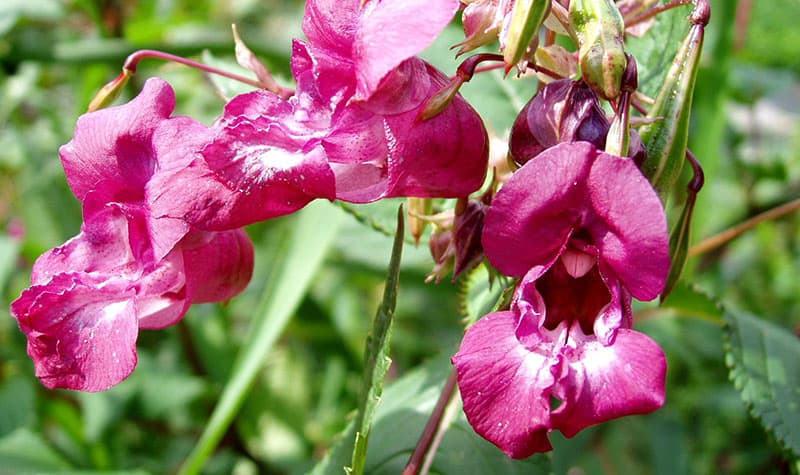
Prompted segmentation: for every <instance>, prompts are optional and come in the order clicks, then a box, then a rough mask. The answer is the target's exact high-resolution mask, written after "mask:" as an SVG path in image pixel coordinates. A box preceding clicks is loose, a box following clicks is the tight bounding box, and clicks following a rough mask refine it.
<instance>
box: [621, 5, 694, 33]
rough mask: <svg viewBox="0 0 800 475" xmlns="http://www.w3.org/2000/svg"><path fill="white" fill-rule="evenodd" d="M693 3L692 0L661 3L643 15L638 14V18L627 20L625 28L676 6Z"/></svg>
mask: <svg viewBox="0 0 800 475" xmlns="http://www.w3.org/2000/svg"><path fill="white" fill-rule="evenodd" d="M690 3H692V0H675V1H673V2H669V3H665V4H663V5H659V6H657V7H654V8H651V9H650V10H647V11H646V12H644V13H642V14H641V15H639V16H637V17H636V18H633V19H631V20H630V21H628V22H625V28H630V27H632V26H633V25H636V24H639V23H642V22H643V21H647V20H649V19H650V18H653V17H654V16H656V15H658V14H659V13H662V12H665V11H667V10H671V9H673V8H676V7H680V6H683V5H689V4H690Z"/></svg>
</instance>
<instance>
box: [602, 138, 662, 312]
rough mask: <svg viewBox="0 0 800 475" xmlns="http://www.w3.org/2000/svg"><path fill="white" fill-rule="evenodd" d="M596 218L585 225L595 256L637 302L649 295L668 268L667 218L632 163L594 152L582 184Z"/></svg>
mask: <svg viewBox="0 0 800 475" xmlns="http://www.w3.org/2000/svg"><path fill="white" fill-rule="evenodd" d="M587 186H588V189H589V195H590V197H591V205H592V207H593V208H594V215H595V216H597V217H598V218H599V219H597V220H596V221H595V222H593V223H589V224H587V227H589V229H590V232H591V233H592V235H593V237H594V241H595V245H596V246H597V247H598V249H599V250H600V255H601V258H602V259H603V260H604V261H605V262H607V263H608V265H609V266H610V267H611V268H612V269H613V270H614V272H615V273H616V275H617V276H618V277H619V280H620V281H621V282H622V284H623V285H624V286H625V287H626V288H627V289H628V290H629V291H630V293H631V294H632V295H633V296H634V297H636V298H637V299H640V300H651V299H654V298H655V297H656V296H657V295H658V294H660V293H661V291H662V290H663V289H664V284H665V282H666V279H667V273H668V272H669V234H668V231H667V218H666V215H665V214H664V208H663V206H662V205H661V200H659V198H658V195H657V194H656V192H655V191H654V190H653V187H652V186H651V185H650V183H649V182H648V181H647V179H646V178H645V177H644V175H642V173H641V172H640V171H639V169H638V168H637V167H636V164H635V163H634V162H633V161H632V160H630V159H627V158H620V157H615V156H613V155H609V154H607V153H600V154H599V155H598V157H597V159H596V160H595V163H594V165H593V166H592V171H591V172H590V174H589V179H588V182H587Z"/></svg>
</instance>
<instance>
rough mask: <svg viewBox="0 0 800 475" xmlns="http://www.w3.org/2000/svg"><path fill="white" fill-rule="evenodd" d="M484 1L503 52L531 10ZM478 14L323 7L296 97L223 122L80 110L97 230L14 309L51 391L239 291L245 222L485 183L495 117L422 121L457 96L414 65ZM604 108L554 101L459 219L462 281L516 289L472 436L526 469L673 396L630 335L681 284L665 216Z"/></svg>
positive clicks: (475, 370)
mask: <svg viewBox="0 0 800 475" xmlns="http://www.w3.org/2000/svg"><path fill="white" fill-rule="evenodd" d="M362 3H363V5H362ZM467 3H470V6H469V7H467V12H466V13H465V27H466V29H467V35H468V42H467V43H465V44H464V45H462V50H463V49H465V48H472V47H474V46H476V45H477V44H478V43H480V42H485V41H488V39H487V38H486V37H485V36H486V35H489V36H491V35H492V34H494V35H498V34H500V35H501V43H503V41H505V38H504V37H503V35H504V33H503V32H505V31H506V30H507V24H508V20H507V18H506V17H508V15H509V14H510V10H511V7H510V5H511V3H513V2H499V3H498V2H496V1H478V2H467ZM459 7H460V2H459V1H458V0H439V1H436V2H427V1H422V0H404V1H367V2H362V0H346V1H333V0H309V1H308V3H307V6H306V12H305V13H306V14H305V18H304V23H303V29H304V32H305V34H306V36H307V38H308V41H307V42H304V41H299V40H296V41H295V42H294V43H293V50H292V64H291V65H292V72H293V74H294V77H295V80H296V84H297V88H296V90H295V91H294V92H293V94H291V95H290V96H289V97H288V98H283V97H281V96H280V95H278V94H275V93H272V92H268V91H263V90H259V91H254V92H251V93H247V94H243V95H240V96H238V97H236V98H234V99H232V100H231V101H230V102H229V103H228V104H227V105H226V107H225V110H224V113H223V115H222V116H221V117H220V118H219V119H218V120H217V121H216V122H215V123H214V124H213V125H212V126H211V127H206V126H204V125H202V124H199V123H198V122H196V121H194V120H192V119H190V118H187V117H170V115H171V113H172V110H173V108H174V95H173V92H172V90H171V88H170V87H169V85H168V84H166V83H165V82H163V81H161V80H158V79H151V80H149V81H148V82H147V83H146V85H145V87H144V89H143V91H142V93H141V94H140V95H139V96H138V97H137V98H136V99H134V100H133V101H131V102H130V103H128V104H126V105H123V106H120V107H116V108H111V109H105V110H101V111H98V112H95V113H90V114H87V115H86V116H84V117H82V118H81V119H80V121H79V122H78V127H77V131H76V134H75V137H74V139H73V140H72V141H71V142H70V143H68V144H67V145H65V146H64V147H63V148H62V149H61V158H62V161H63V163H64V168H65V171H66V174H67V178H68V180H69V183H70V186H71V188H72V190H73V192H74V193H75V195H76V196H77V197H78V199H80V200H81V201H82V202H83V212H84V224H83V227H82V230H81V233H80V234H79V235H78V236H77V237H75V238H73V239H72V240H70V241H69V242H67V243H66V244H65V245H63V246H61V247H58V248H56V249H53V250H51V251H49V252H48V253H46V254H45V255H43V256H42V257H40V258H39V260H38V261H37V262H36V264H35V266H34V271H33V277H32V284H33V285H32V287H31V288H29V289H28V290H26V291H25V292H23V294H22V296H21V297H20V298H19V299H18V300H17V301H15V302H14V303H13V304H12V313H13V315H14V316H15V317H16V318H17V320H18V321H19V325H20V328H21V329H22V330H23V331H24V332H25V334H26V335H27V336H28V348H29V353H30V355H31V357H32V358H33V360H34V362H35V363H36V371H37V376H39V377H40V378H41V380H42V381H43V382H44V384H45V385H47V386H48V387H62V388H70V389H80V390H86V391H98V390H103V389H106V388H108V387H110V386H112V385H114V384H116V383H118V382H119V381H121V380H122V379H124V378H125V377H127V376H128V375H129V374H130V372H131V371H132V370H133V368H134V366H135V364H136V349H135V341H136V337H137V331H138V328H140V327H141V328H161V327H164V326H167V325H171V324H173V323H175V322H177V321H178V320H179V319H180V318H181V317H182V316H183V315H184V314H185V312H186V310H187V309H188V307H189V305H190V304H191V303H195V302H212V301H220V300H225V299H228V298H230V297H232V296H233V295H235V294H236V293H238V292H239V291H241V290H242V288H243V287H244V286H245V285H246V283H247V281H248V280H249V277H250V274H251V270H252V261H253V251H252V245H251V244H250V242H249V240H248V238H247V236H246V234H245V233H244V232H243V231H242V230H241V227H242V226H245V225H248V224H250V223H253V222H257V221H261V220H265V219H270V218H273V217H277V216H281V215H285V214H288V213H292V212H294V211H296V210H298V209H300V208H302V207H303V206H305V205H306V204H307V203H309V202H310V201H311V200H314V199H317V198H325V199H329V200H334V199H339V200H345V201H349V202H355V203H365V202H370V201H374V200H378V199H381V198H386V197H395V196H413V197H460V198H465V197H467V196H469V194H470V193H473V192H475V191H476V190H478V189H479V188H480V187H481V185H482V184H483V183H484V179H485V175H486V169H487V160H488V139H487V133H486V130H485V129H484V126H483V124H482V121H481V119H480V117H479V116H478V115H477V113H476V112H475V111H474V110H473V109H472V108H471V107H470V106H469V105H468V104H467V103H466V102H465V101H464V100H463V99H462V98H461V97H460V96H457V95H455V94H453V96H452V97H450V98H448V99H449V100H451V102H447V103H446V104H447V105H446V106H443V107H441V110H439V111H436V112H437V113H436V114H433V117H432V118H430V119H427V120H421V119H420V118H419V117H420V116H421V115H422V113H423V111H425V109H426V107H427V106H428V104H429V103H430V100H431V98H432V97H434V95H436V94H437V93H439V92H440V91H443V90H447V88H448V85H450V84H451V83H450V81H449V80H448V78H447V77H445V76H444V75H443V74H442V73H440V72H439V71H437V70H436V69H434V68H433V67H432V66H431V65H429V64H427V63H425V62H424V61H423V60H421V59H419V58H417V57H416V56H415V55H416V54H417V53H418V52H420V51H421V50H422V49H424V48H425V47H427V46H428V45H429V44H430V43H431V42H432V41H433V40H434V39H435V37H436V36H437V35H438V34H439V33H440V32H441V30H442V29H443V28H444V27H445V26H446V25H447V24H448V23H449V22H450V21H451V19H452V18H453V15H454V14H455V13H456V11H457V10H458V8H459ZM482 9H488V10H487V11H489V10H490V12H489V13H487V12H483V10H482ZM423 10H424V11H425V12H426V13H425V15H419V11H423ZM480 12H483V13H481V14H480V15H478V13H480ZM479 17H480V18H479ZM476 18H479V19H480V21H477V20H476ZM504 18H506V19H505V20H504ZM489 19H490V20H491V21H489ZM484 20H486V21H489V23H486V24H484V23H485V22H484ZM476 22H477V23H476ZM473 23H475V24H473ZM478 23H479V24H478ZM597 96H598V95H597V94H596V93H595V92H594V90H593V89H592V88H590V87H588V86H587V85H586V84H585V83H584V82H582V81H571V80H562V81H556V82H553V83H551V84H549V85H548V86H546V87H545V88H544V89H543V90H542V91H541V92H540V93H539V94H538V95H537V96H535V97H534V99H532V101H531V102H530V103H529V104H528V106H526V108H525V109H524V110H523V111H522V112H521V113H520V115H519V117H518V119H517V121H516V123H515V125H514V129H513V131H512V136H511V138H510V153H511V156H512V157H513V158H514V160H515V161H516V162H517V164H518V165H519V168H518V170H516V172H514V173H513V175H511V177H510V178H508V179H507V181H506V182H505V183H504V185H503V187H502V188H501V189H500V190H499V192H497V194H496V195H494V194H493V193H487V194H486V195H484V199H483V200H482V201H480V202H470V204H469V205H468V206H467V207H466V211H465V212H463V213H461V214H460V215H459V216H460V217H459V216H457V217H456V222H457V226H456V230H455V234H456V238H455V239H456V242H455V247H456V254H457V255H458V254H459V252H461V253H462V254H461V255H460V256H459V258H460V265H459V266H458V269H457V271H458V272H460V271H463V270H464V269H465V268H466V267H469V266H470V265H473V264H474V263H475V262H478V261H480V260H482V258H483V256H484V255H485V257H486V258H487V259H488V261H489V263H490V264H491V265H492V266H493V267H494V268H496V269H497V270H498V271H500V272H501V273H503V274H505V275H507V276H511V277H515V278H519V280H518V283H517V285H516V291H515V294H514V297H513V300H512V302H511V305H510V308H509V309H507V310H502V311H498V312H494V313H491V314H489V315H486V316H485V317H484V318H482V319H480V320H479V321H478V322H477V323H476V324H475V325H473V326H472V327H471V328H470V329H469V330H468V331H467V333H466V335H465V337H464V340H463V342H462V345H461V348H460V350H459V351H458V354H457V355H456V356H455V357H454V358H453V363H454V365H455V367H456V371H457V373H458V382H459V387H460V391H461V395H462V398H463V401H464V410H465V412H466V414H467V417H468V419H469V421H470V423H471V424H472V425H473V427H474V428H475V430H476V431H477V432H478V433H479V434H480V435H482V436H483V437H485V438H486V439H488V440H490V441H491V442H493V443H494V444H496V445H497V446H498V447H500V448H501V449H502V450H503V451H505V452H506V453H507V454H508V455H509V456H512V457H516V458H520V457H527V456H529V455H531V454H532V453H536V452H542V451H546V450H550V449H551V446H550V442H549V441H548V438H547V436H548V433H549V432H550V431H552V430H554V429H558V430H560V431H561V432H563V433H564V434H565V435H566V436H568V437H571V436H573V435H574V434H576V433H577V432H579V431H580V430H582V429H583V428H585V427H587V426H589V425H592V424H596V423H599V422H602V421H606V420H609V419H612V418H616V417H620V416H623V415H628V414H639V413H645V412H650V411H652V410H655V409H657V408H658V407H660V406H661V405H662V404H663V402H664V378H665V372H666V360H665V357H664V354H663V352H662V350H661V349H660V348H659V347H658V345H657V344H656V343H655V342H653V341H652V340H651V339H650V338H648V337H647V336H645V335H643V334H641V333H638V332H636V331H634V330H632V311H631V301H632V298H634V297H635V298H637V299H641V300H651V299H653V298H655V297H656V296H658V295H659V294H660V293H661V292H662V291H663V289H664V285H665V281H666V277H667V272H668V269H669V264H670V263H669V246H668V235H667V223H666V217H665V214H664V210H663V207H662V204H661V201H660V199H659V197H658V195H657V194H656V192H655V191H654V190H653V188H652V186H651V185H650V183H649V182H648V180H647V179H646V178H645V177H644V176H643V175H642V173H641V171H640V170H639V166H640V165H641V163H642V161H643V160H644V158H645V156H646V152H645V150H644V147H643V146H642V145H641V142H639V141H638V140H637V139H636V137H635V135H634V136H632V137H631V147H630V152H629V157H619V156H615V155H612V154H610V153H606V152H604V151H603V149H604V147H605V142H606V137H607V135H608V133H609V128H610V125H609V121H608V119H607V118H606V116H605V114H604V112H603V110H602V108H601V107H600V105H599V101H598V97H597ZM467 222H468V223H469V224H468V225H464V223H467ZM459 224H460V225H459ZM458 236H461V237H460V238H459V237H458ZM465 243H466V244H465ZM465 247H468V248H469V249H468V250H467V251H466V255H467V257H465V254H464V252H465V249H464V248H465ZM476 256H477V258H476ZM553 400H558V401H560V404H559V405H558V406H557V407H554V406H553V402H552V401H553Z"/></svg>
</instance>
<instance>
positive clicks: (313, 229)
mask: <svg viewBox="0 0 800 475" xmlns="http://www.w3.org/2000/svg"><path fill="white" fill-rule="evenodd" d="M293 218H295V219H296V222H295V223H294V226H293V227H292V228H291V229H290V231H289V232H287V233H285V234H284V235H282V236H280V238H281V239H282V244H283V249H284V252H282V253H280V254H279V256H280V257H279V259H278V262H275V263H274V266H275V267H274V269H275V271H274V272H273V274H272V275H271V276H270V277H271V279H270V283H269V285H267V288H266V289H265V291H264V295H263V298H262V301H261V304H260V305H259V308H257V309H256V310H255V312H254V314H253V315H254V320H253V322H252V330H251V332H250V335H252V336H251V338H250V340H249V341H248V342H247V343H245V345H244V347H243V348H242V351H241V353H240V355H239V358H238V361H237V364H236V365H235V366H234V368H233V371H232V373H231V377H230V379H229V380H228V383H227V384H226V385H225V388H224V389H223V391H222V394H221V395H220V398H219V402H218V403H217V406H216V408H214V412H213V413H212V414H211V418H210V420H209V422H208V425H206V428H205V430H204V431H203V435H202V436H201V437H200V440H199V441H198V443H197V445H196V446H195V448H194V449H193V450H192V453H191V454H189V457H188V458H187V460H186V461H185V463H184V465H183V466H182V467H181V470H180V473H183V474H195V473H199V472H200V469H201V468H202V467H203V465H204V463H205V461H206V460H207V459H208V457H209V456H210V455H211V453H212V452H213V451H214V448H215V447H216V446H217V444H218V443H219V441H220V440H221V439H222V436H223V435H224V434H225V431H226V430H227V428H228V426H229V425H230V423H231V421H232V420H233V418H234V416H235V415H236V413H237V412H238V411H239V409H240V408H241V405H242V403H243V402H244V399H245V397H246V396H247V394H248V392H249V391H250V388H251V387H252V385H253V382H254V381H255V378H256V376H257V374H258V371H259V369H260V368H261V365H262V363H263V361H264V358H265V357H266V356H267V355H268V354H269V352H270V350H271V349H272V346H273V345H274V344H275V342H276V341H277V339H278V337H279V336H280V335H281V333H282V332H283V330H284V328H286V325H287V324H288V323H289V319H290V318H291V316H292V315H293V314H294V312H295V309H296V308H297V306H298V305H299V304H300V301H301V300H302V298H303V296H304V295H305V294H306V291H307V290H308V288H309V286H310V284H311V280H312V278H313V277H314V275H315V274H316V272H317V269H318V268H319V267H320V266H321V265H322V261H323V259H324V257H325V254H326V253H327V250H328V248H329V247H330V245H331V243H332V242H333V239H334V237H335V236H336V233H337V229H338V226H339V224H340V222H341V221H342V218H343V216H342V213H339V212H337V210H336V208H334V207H333V205H331V204H330V203H326V202H324V201H316V202H314V203H312V204H310V205H309V206H307V207H306V208H305V209H304V210H302V211H300V212H299V213H297V215H296V216H294V217H293Z"/></svg>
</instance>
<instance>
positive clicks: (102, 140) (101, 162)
mask: <svg viewBox="0 0 800 475" xmlns="http://www.w3.org/2000/svg"><path fill="white" fill-rule="evenodd" d="M174 108H175V93H174V92H173V91H172V88H171V87H170V85H169V84H167V83H166V82H165V81H163V80H161V79H158V78H151V79H148V80H147V82H146V83H145V85H144V87H143V88H142V91H141V92H140V93H139V95H138V96H136V97H135V98H134V99H133V100H132V101H130V102H129V103H127V104H124V105H121V106H117V107H111V108H108V109H102V110H99V111H96V112H91V113H88V114H85V115H83V116H81V117H80V118H79V119H78V124H77V126H76V129H75V136H74V138H73V139H72V140H71V141H69V142H68V143H67V144H66V145H64V146H62V147H61V149H60V150H59V154H60V155H61V161H62V163H63V165H64V171H65V173H66V175H67V181H68V182H69V186H70V188H71V189H72V192H73V193H75V196H77V197H78V199H79V200H81V201H83V200H84V198H85V196H86V194H87V193H89V192H90V191H92V190H95V191H97V192H101V193H102V194H103V196H104V197H105V201H114V196H115V195H116V194H117V193H120V192H122V191H123V190H133V192H134V193H135V190H141V189H142V188H143V187H144V184H145V183H146V182H147V180H148V179H149V177H150V175H151V174H152V172H153V169H154V168H155V166H156V158H155V154H154V152H153V150H152V148H151V144H150V138H151V136H152V133H153V130H154V129H155V128H156V126H157V125H158V124H159V123H160V122H161V121H163V120H165V119H166V118H168V117H169V115H170V114H171V113H172V110H173V109H174ZM100 184H102V187H100V188H99V187H98V185H100Z"/></svg>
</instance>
